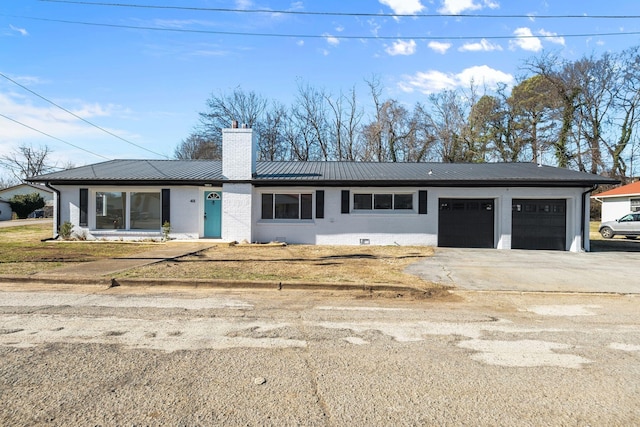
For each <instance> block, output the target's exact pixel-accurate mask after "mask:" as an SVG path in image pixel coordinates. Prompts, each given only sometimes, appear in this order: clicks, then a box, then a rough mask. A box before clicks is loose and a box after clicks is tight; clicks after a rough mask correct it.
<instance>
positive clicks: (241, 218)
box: [31, 128, 616, 251]
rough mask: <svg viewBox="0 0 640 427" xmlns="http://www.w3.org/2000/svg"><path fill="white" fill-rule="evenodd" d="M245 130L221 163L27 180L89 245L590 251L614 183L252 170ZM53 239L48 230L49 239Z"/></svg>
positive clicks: (355, 166)
mask: <svg viewBox="0 0 640 427" xmlns="http://www.w3.org/2000/svg"><path fill="white" fill-rule="evenodd" d="M256 142H257V141H256V137H255V135H254V133H253V131H252V130H251V129H246V128H240V129H239V128H233V129H224V130H223V160H222V161H211V160H207V161H204V160H113V161H109V162H104V163H98V164H94V165H90V166H83V167H80V168H76V169H71V170H67V171H61V172H56V173H51V174H47V175H42V176H38V177H34V178H32V179H31V180H32V181H33V182H44V183H47V184H48V186H49V187H51V188H53V189H54V190H55V200H56V204H57V209H56V217H55V221H54V223H55V224H57V225H59V224H61V223H63V222H65V221H70V222H71V223H72V224H73V225H74V226H75V229H76V231H78V232H82V233H85V234H86V235H87V236H93V237H95V238H107V239H109V238H116V239H121V238H122V239H136V238H148V237H157V236H159V235H160V230H161V226H162V224H163V223H164V222H165V221H169V222H170V224H171V229H172V237H174V238H177V239H199V238H214V239H221V240H224V241H243V240H246V241H251V242H269V241H285V242H288V243H305V244H336V245H359V244H371V245H433V246H455V247H484V248H497V249H512V248H519V249H555V250H571V251H581V250H589V240H588V230H589V228H588V220H589V216H588V214H587V213H588V212H589V195H590V194H591V191H593V190H594V189H595V188H596V187H597V185H598V184H601V183H614V182H616V181H614V180H611V179H608V178H603V177H600V176H596V175H591V174H586V173H582V172H576V171H571V170H567V169H559V168H553V167H548V166H538V165H535V164H531V163H485V164H445V163H365V162H258V161H256ZM54 233H55V231H54Z"/></svg>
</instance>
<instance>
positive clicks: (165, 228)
mask: <svg viewBox="0 0 640 427" xmlns="http://www.w3.org/2000/svg"><path fill="white" fill-rule="evenodd" d="M169 233H171V224H170V223H169V221H165V222H164V224H162V240H163V241H164V242H167V241H169Z"/></svg>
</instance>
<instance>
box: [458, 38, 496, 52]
mask: <svg viewBox="0 0 640 427" xmlns="http://www.w3.org/2000/svg"><path fill="white" fill-rule="evenodd" d="M458 50H459V51H460V52H491V51H494V50H502V46H500V45H499V44H493V43H491V42H489V41H488V40H487V39H482V40H480V41H479V42H477V43H465V44H463V45H462V46H460V48H459V49H458Z"/></svg>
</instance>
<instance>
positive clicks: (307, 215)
mask: <svg viewBox="0 0 640 427" xmlns="http://www.w3.org/2000/svg"><path fill="white" fill-rule="evenodd" d="M312 200H313V199H312V197H311V194H301V195H300V219H311V211H312V209H311V208H312V205H313V202H312Z"/></svg>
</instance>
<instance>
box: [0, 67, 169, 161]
mask: <svg viewBox="0 0 640 427" xmlns="http://www.w3.org/2000/svg"><path fill="white" fill-rule="evenodd" d="M0 76H1V77H4V78H5V79H7V80H9V81H10V82H11V83H13V84H15V85H17V86H19V87H21V88H22V89H24V90H26V91H27V92H29V93H31V94H33V95H35V96H37V97H38V98H40V99H42V100H44V101H46V102H48V103H49V104H51V105H53V106H55V107H58V108H59V109H61V110H62V111H64V112H66V113H69V114H71V115H72V116H73V117H75V118H77V119H79V120H82V121H83V122H85V123H86V124H88V125H91V126H93V127H94V128H96V129H99V130H101V131H102V132H105V133H107V134H109V135H111V136H113V137H115V138H118V139H119V140H121V141H124V142H126V143H127V144H130V145H133V146H134V147H137V148H140V149H141V150H145V151H147V152H149V153H152V154H155V155H156V156H160V157H164V158H168V157H167V156H165V155H164V154H160V153H156V152H155V151H153V150H150V149H148V148H146V147H143V146H141V145H138V144H136V143H135V142H131V141H129V140H127V139H125V138H123V137H121V136H119V135H116V134H115V133H113V132H111V131H108V130H107V129H105V128H103V127H100V126H98V125H96V124H95V123H92V122H90V121H89V120H87V119H84V118H82V117H80V116H79V115H77V114H76V113H74V112H72V111H69V110H67V109H66V108H64V107H62V106H60V105H58V104H56V103H55V102H53V101H51V100H50V99H47V98H45V97H44V96H42V95H40V94H38V93H36V92H34V91H32V90H31V89H29V88H28V87H26V86H24V85H21V84H20V83H18V82H17V81H15V80H13V79H11V78H10V77H8V76H6V75H4V74H3V73H1V72H0ZM3 117H6V116H3ZM9 120H11V119H9ZM20 124H22V123H20ZM25 126H26V125H25ZM38 132H40V131H38ZM41 133H42V132H41ZM76 148H78V147H76ZM85 151H86V150H85ZM91 154H95V153H91ZM100 157H104V156H100ZM105 158H106V157H105Z"/></svg>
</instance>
